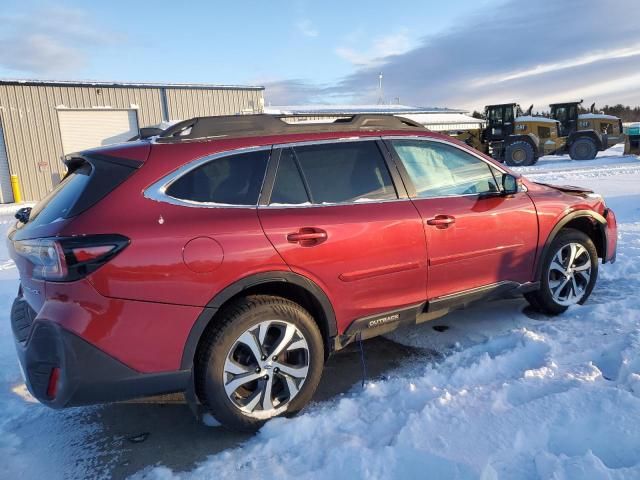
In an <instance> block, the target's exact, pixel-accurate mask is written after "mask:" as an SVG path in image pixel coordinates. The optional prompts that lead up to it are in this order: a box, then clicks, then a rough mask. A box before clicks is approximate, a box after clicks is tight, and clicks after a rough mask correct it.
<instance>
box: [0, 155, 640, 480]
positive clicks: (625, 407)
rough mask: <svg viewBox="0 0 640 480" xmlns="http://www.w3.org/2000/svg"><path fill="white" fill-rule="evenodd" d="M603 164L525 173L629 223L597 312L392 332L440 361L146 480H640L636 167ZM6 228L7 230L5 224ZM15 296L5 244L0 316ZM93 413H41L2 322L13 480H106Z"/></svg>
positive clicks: (502, 312) (526, 314) (144, 474)
mask: <svg viewBox="0 0 640 480" xmlns="http://www.w3.org/2000/svg"><path fill="white" fill-rule="evenodd" d="M605 153H606V155H601V156H600V157H599V158H598V159H596V160H593V161H586V162H572V161H569V160H567V159H566V158H558V157H553V158H543V159H542V160H541V161H540V163H539V164H538V165H536V166H534V167H528V168H526V169H521V170H522V172H523V173H524V174H525V175H527V176H528V177H529V178H531V179H534V180H539V181H543V182H557V183H565V184H575V185H584V186H586V187H590V188H593V189H595V190H596V191H598V192H600V193H602V194H604V196H605V198H606V200H607V204H608V205H609V206H610V207H612V208H613V209H614V210H615V211H616V213H617V215H618V220H619V223H620V239H619V250H618V260H617V262H616V263H615V264H613V265H605V266H603V267H602V268H601V270H600V278H599V280H598V284H597V286H596V289H595V291H594V294H593V296H592V297H591V299H590V301H589V302H588V303H587V304H586V305H584V306H581V307H573V308H571V309H570V310H569V311H568V312H567V313H566V314H564V315H562V316H560V317H557V318H548V317H544V316H542V315H539V314H536V313H534V312H530V311H529V310H527V309H526V308H525V307H526V303H525V302H524V301H522V300H519V299H518V300H505V301H496V302H491V303H488V304H484V305H482V306H479V307H475V308H471V309H468V310H464V311H458V312H455V313H453V314H451V315H449V316H447V317H445V318H443V319H440V320H437V321H435V322H431V323H426V324H422V325H419V326H416V327H412V328H407V329H404V330H402V331H398V332H395V333H394V334H393V335H392V339H393V340H395V341H397V342H401V343H405V344H409V345H413V346H417V347H421V348H424V349H425V350H426V351H429V352H432V353H434V354H433V355H429V356H427V355H425V357H424V358H425V360H423V361H422V362H421V363H416V362H415V361H412V362H410V363H408V364H407V365H405V366H404V367H402V368H400V369H399V370H397V371H395V372H394V373H393V374H392V375H389V376H387V377H386V378H383V379H371V380H369V381H368V382H367V384H366V386H365V388H364V389H361V388H360V387H359V386H355V387H354V388H353V389H352V390H351V391H350V392H349V393H348V394H346V395H343V396H340V397H337V398H335V399H334V400H331V401H328V402H323V403H318V404H315V405H312V406H311V407H310V408H308V409H307V410H306V411H305V413H303V414H302V415H300V416H298V417H296V418H293V419H276V420H273V421H271V422H269V423H268V424H267V425H266V426H265V427H264V428H263V429H262V430H261V432H260V433H259V434H258V435H256V436H255V437H253V438H252V439H251V440H249V441H248V442H246V443H245V444H243V445H242V446H241V447H239V448H236V449H231V450H227V451H225V452H223V453H220V454H218V455H215V456H212V457H210V458H209V459H207V460H206V461H204V462H203V463H201V464H200V465H199V466H198V467H197V468H196V469H195V470H193V471H191V472H172V471H171V470H169V469H167V468H165V467H163V466H161V465H160V466H153V465H152V466H149V467H148V468H147V469H145V470H143V471H141V472H139V473H138V474H137V475H136V477H138V478H157V479H171V478H184V479H190V478H198V479H200V478H205V479H206V478H211V479H213V478H235V477H240V476H242V477H244V478H246V477H252V478H265V479H271V478H294V477H296V478H310V479H311V478H325V477H326V476H328V475H333V476H334V477H337V478H376V479H377V478H416V477H419V478H436V479H448V478H457V479H475V478H480V479H483V480H492V479H498V478H508V479H511V478H554V479H558V480H561V479H577V478H580V479H582V478H593V479H600V478H603V479H605V478H612V479H618V478H640V432H639V431H638V428H637V426H638V424H639V422H640V297H639V296H638V291H639V290H640V160H639V159H638V158H637V157H624V156H620V152H613V154H612V152H611V151H609V152H605ZM1 218H4V219H5V220H4V223H2V224H0V228H2V230H3V231H6V228H7V227H8V222H9V220H8V219H7V218H6V217H1ZM16 288H17V276H16V270H15V267H14V266H13V264H12V262H11V261H10V260H8V258H7V255H6V248H5V247H4V245H3V244H0V308H1V309H2V311H4V312H9V310H10V305H11V301H12V299H13V296H14V295H15V290H16ZM434 325H438V326H443V327H448V329H447V330H446V331H444V332H437V331H435V330H434V329H433V328H432V327H433V326H434ZM365 350H366V343H365ZM79 411H80V413H78V412H79ZM91 412H92V409H91V408H88V409H82V410H74V411H73V414H70V413H68V412H66V411H51V410H48V409H46V408H44V407H42V406H40V405H38V404H35V403H31V401H30V400H29V396H28V394H27V393H26V392H25V389H24V385H23V384H22V381H21V379H20V373H19V370H18V367H17V363H16V359H15V353H14V350H13V341H12V338H11V329H10V327H9V322H7V321H4V322H0V462H1V463H2V466H3V468H4V471H5V472H7V473H6V474H5V475H7V478H13V477H16V476H18V475H20V476H21V477H22V478H24V479H30V478H41V477H43V476H45V475H46V476H47V477H49V478H62V477H64V478H83V477H95V475H96V471H95V470H94V466H95V465H96V464H97V463H98V462H99V460H100V458H101V456H103V455H104V452H105V451H108V450H109V448H110V446H109V445H105V444H104V441H103V440H101V438H100V425H99V423H96V422H95V421H89V420H87V418H88V417H89V416H90V414H91ZM211 435H216V429H215V428H212V429H211ZM174 448H183V447H181V446H180V445H176V446H175V447H174Z"/></svg>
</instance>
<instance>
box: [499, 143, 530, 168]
mask: <svg viewBox="0 0 640 480" xmlns="http://www.w3.org/2000/svg"><path fill="white" fill-rule="evenodd" d="M520 149H521V150H524V151H525V152H526V154H527V157H526V158H525V159H524V161H523V162H520V163H518V162H514V161H513V154H512V152H513V151H514V150H520ZM535 157H536V156H535V152H534V151H533V147H532V146H531V144H529V143H528V142H523V141H519V142H513V143H511V144H509V145H507V148H506V149H505V155H504V160H505V163H506V164H507V165H509V166H512V167H528V166H530V165H533V164H534V163H535V161H536V158H535Z"/></svg>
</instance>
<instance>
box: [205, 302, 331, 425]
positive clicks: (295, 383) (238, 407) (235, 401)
mask: <svg viewBox="0 0 640 480" xmlns="http://www.w3.org/2000/svg"><path fill="white" fill-rule="evenodd" d="M218 319H219V320H220V322H221V323H220V324H217V325H216V326H215V327H214V328H212V329H211V331H209V332H208V333H207V336H206V337H205V339H204V342H203V344H202V345H201V346H200V348H199V351H198V358H197V365H196V382H197V383H196V386H197V389H198V396H199V397H200V400H201V402H202V403H203V404H204V405H205V406H206V407H207V408H208V409H209V410H210V411H211V413H212V415H213V416H214V417H215V418H216V419H217V420H218V421H220V423H222V424H223V425H224V426H226V427H228V428H231V429H234V430H245V431H251V430H256V429H258V428H260V427H261V426H262V424H263V423H264V422H265V421H266V420H268V419H270V418H273V417H277V416H280V415H293V414H295V413H297V412H298V411H300V410H301V409H302V408H303V407H304V406H305V405H306V404H307V402H309V400H310V399H311V397H312V395H313V393H314V392H315V389H316V387H317V386H318V383H319V381H320V377H321V375H322V369H323V364H324V349H323V342H322V337H321V334H320V331H319V329H318V327H317V325H316V323H315V321H314V320H313V318H312V317H311V315H310V314H309V312H307V311H306V310H305V309H304V308H302V307H301V306H300V305H298V304H296V303H294V302H291V301H289V300H287V299H284V298H281V297H275V296H264V295H256V296H250V297H245V298H242V299H240V300H239V301H237V302H235V303H234V304H233V305H231V306H228V307H227V308H225V309H224V310H223V311H222V312H221V314H220V315H219V316H218ZM214 321H215V320H214Z"/></svg>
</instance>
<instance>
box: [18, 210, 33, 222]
mask: <svg viewBox="0 0 640 480" xmlns="http://www.w3.org/2000/svg"><path fill="white" fill-rule="evenodd" d="M30 215H31V207H24V208H21V209H20V210H18V211H17V212H16V214H15V217H16V218H17V219H18V220H19V221H20V222H22V223H27V222H28V221H29V216H30Z"/></svg>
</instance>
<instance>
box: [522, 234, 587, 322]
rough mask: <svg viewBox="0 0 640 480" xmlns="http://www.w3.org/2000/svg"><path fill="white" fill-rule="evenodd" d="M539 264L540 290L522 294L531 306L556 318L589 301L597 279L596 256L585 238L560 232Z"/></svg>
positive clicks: (584, 236) (583, 235) (581, 235)
mask: <svg viewBox="0 0 640 480" xmlns="http://www.w3.org/2000/svg"><path fill="white" fill-rule="evenodd" d="M543 262H544V263H543V264H542V275H541V278H540V289H539V290H537V291H535V292H531V293H527V294H526V295H525V298H526V299H527V300H528V301H529V303H530V304H531V306H532V307H534V308H535V309H537V310H540V311H542V312H544V313H548V314H550V315H558V314H560V313H562V312H564V311H565V310H567V308H569V307H570V306H571V305H576V304H583V303H584V302H585V301H586V300H587V298H589V295H591V291H592V290H593V287H594V285H595V283H596V279H597V277H598V253H597V250H596V247H595V245H594V244H593V242H592V241H591V239H590V238H589V237H588V236H587V235H585V234H584V233H583V232H581V231H579V230H574V229H565V230H562V231H561V232H560V233H559V234H558V236H557V237H556V238H555V239H554V240H553V241H552V242H551V245H550V247H549V250H548V253H547V255H546V257H545V258H544V260H543Z"/></svg>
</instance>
